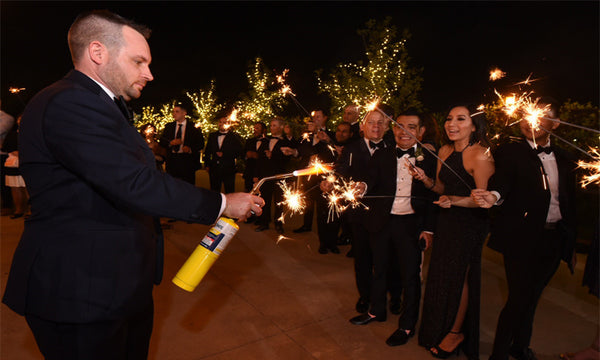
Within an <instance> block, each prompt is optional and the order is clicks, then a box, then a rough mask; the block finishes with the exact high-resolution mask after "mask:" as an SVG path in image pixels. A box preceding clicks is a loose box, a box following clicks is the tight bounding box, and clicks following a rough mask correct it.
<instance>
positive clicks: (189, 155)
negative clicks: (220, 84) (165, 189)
mask: <svg viewBox="0 0 600 360" xmlns="http://www.w3.org/2000/svg"><path fill="white" fill-rule="evenodd" d="M187 114H188V107H187V106H186V105H184V104H183V103H177V104H176V105H175V106H174V107H173V118H174V119H175V121H173V122H170V123H168V124H167V125H165V128H164V130H163V133H162V137H161V139H160V144H161V146H162V147H163V148H165V149H167V159H166V171H167V173H168V174H170V175H171V176H173V177H176V178H178V179H181V180H183V181H187V182H188V183H190V184H192V185H194V184H196V170H198V169H199V168H200V150H202V149H203V148H204V136H202V132H201V131H200V130H198V129H197V128H196V127H195V126H194V123H193V122H191V121H189V120H187V119H186V116H187Z"/></svg>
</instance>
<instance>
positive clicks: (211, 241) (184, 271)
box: [173, 217, 240, 292]
mask: <svg viewBox="0 0 600 360" xmlns="http://www.w3.org/2000/svg"><path fill="white" fill-rule="evenodd" d="M239 229H240V227H239V226H238V225H237V224H236V223H235V221H233V220H232V219H230V218H227V217H220V218H219V220H217V222H216V223H215V225H214V226H213V227H212V228H211V229H210V230H209V231H208V233H207V234H206V236H205V237H204V239H202V241H201V242H200V244H199V245H198V246H197V247H196V250H194V252H193V253H192V255H190V257H189V258H188V259H187V261H186V262H185V264H183V266H182V267H181V269H179V271H178V272H177V275H175V277H174V278H173V283H174V284H175V285H177V286H179V287H180V288H182V289H183V290H186V291H190V292H192V291H194V289H196V286H198V284H199V283H200V281H202V278H204V275H206V273H207V272H208V270H210V267H211V266H212V265H213V264H214V262H215V261H216V260H217V259H218V258H219V256H220V255H221V253H222V252H223V250H225V248H226V247H227V245H229V242H230V241H231V239H232V238H233V237H234V236H235V234H236V233H237V231H238V230H239Z"/></svg>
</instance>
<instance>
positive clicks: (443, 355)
mask: <svg viewBox="0 0 600 360" xmlns="http://www.w3.org/2000/svg"><path fill="white" fill-rule="evenodd" d="M450 333H451V334H456V335H459V334H461V333H459V332H454V331H450ZM464 340H465V338H464V337H463V339H462V340H461V341H460V342H459V343H458V345H456V347H455V348H454V349H453V350H452V351H446V350H443V349H441V348H440V346H439V345H436V346H434V347H432V348H431V349H429V352H430V353H431V355H433V356H434V357H436V358H438V359H447V358H449V357H450V356H451V355H453V354H456V356H458V355H460V346H461V345H462V342H463V341H464ZM434 350H435V352H434Z"/></svg>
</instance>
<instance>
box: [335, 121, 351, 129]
mask: <svg viewBox="0 0 600 360" xmlns="http://www.w3.org/2000/svg"><path fill="white" fill-rule="evenodd" d="M340 126H347V127H348V129H350V131H352V124H350V123H349V122H347V121H341V122H340V123H339V124H337V127H340Z"/></svg>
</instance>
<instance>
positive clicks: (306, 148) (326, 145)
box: [283, 108, 339, 254]
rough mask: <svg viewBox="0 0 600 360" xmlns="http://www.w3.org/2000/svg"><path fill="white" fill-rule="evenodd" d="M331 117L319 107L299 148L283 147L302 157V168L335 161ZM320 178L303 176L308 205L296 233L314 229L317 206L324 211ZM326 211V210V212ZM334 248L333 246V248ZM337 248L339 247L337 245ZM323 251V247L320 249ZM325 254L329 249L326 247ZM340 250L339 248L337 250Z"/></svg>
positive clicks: (286, 152) (313, 114)
mask: <svg viewBox="0 0 600 360" xmlns="http://www.w3.org/2000/svg"><path fill="white" fill-rule="evenodd" d="M328 118H329V112H328V111H327V110H326V109H324V108H317V109H315V110H313V111H312V112H311V120H312V121H311V122H309V123H308V133H307V136H306V137H304V136H303V138H302V139H301V140H300V144H299V145H298V148H297V149H296V150H294V151H293V152H291V151H289V150H288V149H289V148H286V149H283V150H284V152H285V154H286V155H289V154H294V156H295V157H298V156H299V157H300V162H299V165H300V168H306V167H308V164H309V163H310V162H311V161H312V160H314V159H317V160H319V161H320V162H322V163H331V162H334V161H335V149H334V148H333V139H335V134H334V133H333V132H332V131H329V130H327V127H326V126H327V119H328ZM319 182H320V179H319V177H318V176H311V177H310V179H308V178H303V179H302V186H303V188H304V191H307V190H309V189H310V191H308V192H307V193H306V194H305V201H306V207H305V209H304V223H303V224H302V226H301V227H299V228H297V229H295V230H294V232H295V233H302V232H307V231H311V230H312V223H313V217H314V214H315V206H317V207H320V210H319V209H317V211H318V212H319V213H323V212H325V211H326V209H325V210H324V208H323V207H324V206H325V207H327V205H326V204H324V203H323V201H322V200H323V199H322V198H321V192H320V191H319V188H318V185H319ZM325 213H326V212H325ZM332 249H333V248H332ZM335 249H337V247H335ZM320 250H321V251H320V252H321V253H323V249H320ZM324 251H325V254H326V253H327V250H326V249H325V250H324ZM335 251H336V252H339V250H335Z"/></svg>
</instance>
